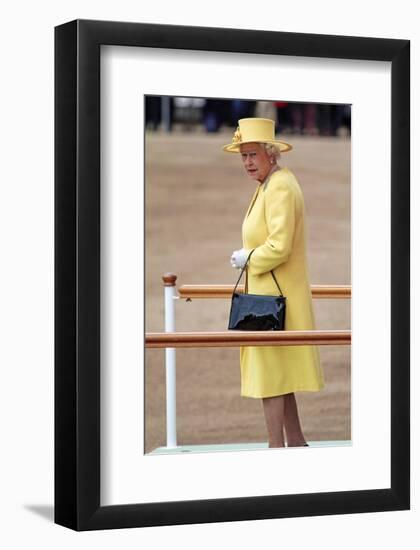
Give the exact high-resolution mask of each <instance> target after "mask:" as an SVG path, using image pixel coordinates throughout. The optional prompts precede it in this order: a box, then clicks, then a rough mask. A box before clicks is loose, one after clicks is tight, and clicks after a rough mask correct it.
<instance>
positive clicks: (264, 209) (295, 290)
mask: <svg viewBox="0 0 420 550" xmlns="http://www.w3.org/2000/svg"><path fill="white" fill-rule="evenodd" d="M242 239H243V247H244V248H245V249H249V250H250V249H255V251H254V252H253V254H252V256H251V259H250V261H249V264H248V269H247V277H248V292H249V293H250V294H265V295H278V293H279V292H278V289H277V287H276V284H275V282H274V281H273V278H272V276H271V274H270V270H273V273H274V276H275V277H276V279H277V282H278V283H279V285H280V288H281V290H282V292H283V294H284V296H285V297H286V319H285V329H286V330H312V329H314V328H315V322H314V314H313V308H312V296H311V290H310V283H309V275H308V266H307V259H306V237H305V207H304V201H303V195H302V191H301V189H300V186H299V184H298V182H297V180H296V178H295V177H294V175H293V173H292V172H291V171H290V170H288V169H287V168H282V169H280V170H277V171H276V172H273V174H271V176H269V177H268V178H267V179H266V180H265V181H264V182H263V183H261V184H260V183H259V184H258V187H257V189H256V191H255V193H254V196H253V198H252V200H251V203H250V206H249V208H248V211H247V213H246V215H245V219H244V221H243V225H242ZM240 364H241V395H242V396H244V397H272V396H275V395H283V394H286V393H292V392H296V391H318V390H321V389H322V388H323V386H324V379H323V373H322V369H321V365H320V361H319V351H318V348H317V347H316V346H267V347H241V348H240Z"/></svg>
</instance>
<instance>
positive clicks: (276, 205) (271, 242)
mask: <svg viewBox="0 0 420 550" xmlns="http://www.w3.org/2000/svg"><path fill="white" fill-rule="evenodd" d="M264 212H265V219H266V224H267V228H268V237H267V239H266V241H265V243H264V244H262V245H261V246H258V247H257V248H255V250H254V252H253V254H252V256H251V258H250V261H249V264H248V269H249V272H250V274H251V275H262V274H263V273H267V272H269V271H271V270H272V269H275V268H276V267H277V266H278V265H280V264H282V263H284V262H287V260H288V259H289V256H290V253H291V251H292V246H293V236H294V231H295V195H294V192H293V189H292V188H291V186H290V185H289V183H288V182H287V181H284V180H274V181H273V180H271V181H270V182H269V185H268V186H267V189H266V191H265V196H264Z"/></svg>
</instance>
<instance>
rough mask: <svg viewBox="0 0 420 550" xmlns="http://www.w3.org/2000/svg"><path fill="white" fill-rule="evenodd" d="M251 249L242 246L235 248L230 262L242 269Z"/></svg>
mask: <svg viewBox="0 0 420 550" xmlns="http://www.w3.org/2000/svg"><path fill="white" fill-rule="evenodd" d="M249 253H250V250H246V249H245V248H241V249H240V250H234V251H233V252H232V256H231V257H230V264H231V266H232V267H234V268H236V269H242V268H243V267H244V265H245V264H246V261H247V259H248V256H249Z"/></svg>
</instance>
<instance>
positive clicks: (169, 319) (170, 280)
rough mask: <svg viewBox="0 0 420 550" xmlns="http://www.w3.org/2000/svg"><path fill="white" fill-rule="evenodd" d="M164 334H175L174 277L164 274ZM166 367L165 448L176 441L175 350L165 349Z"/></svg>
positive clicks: (174, 445) (173, 444)
mask: <svg viewBox="0 0 420 550" xmlns="http://www.w3.org/2000/svg"><path fill="white" fill-rule="evenodd" d="M162 279H163V284H164V286H165V332H175V283H176V275H173V274H172V273H165V275H163V277H162ZM165 366H166V446H167V447H168V448H171V447H172V448H173V447H176V446H177V440H176V349H175V348H166V349H165Z"/></svg>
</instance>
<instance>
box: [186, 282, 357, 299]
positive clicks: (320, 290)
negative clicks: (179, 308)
mask: <svg viewBox="0 0 420 550" xmlns="http://www.w3.org/2000/svg"><path fill="white" fill-rule="evenodd" d="M234 288H235V285H182V286H180V287H179V288H178V295H179V298H182V299H186V300H192V299H193V298H231V297H232V292H233V289H234ZM237 291H238V292H243V291H244V285H238V288H237ZM311 291H312V297H313V298H336V299H345V298H351V285H312V286H311Z"/></svg>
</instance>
